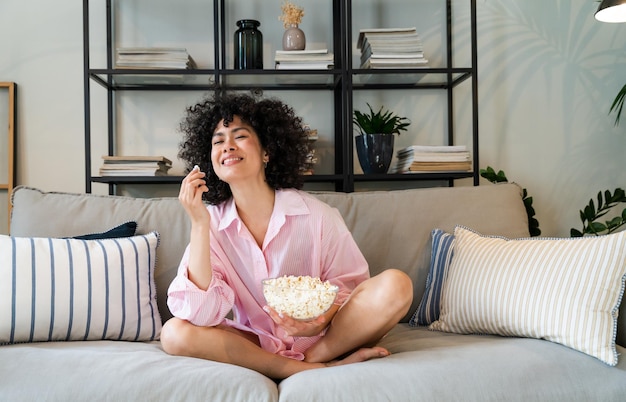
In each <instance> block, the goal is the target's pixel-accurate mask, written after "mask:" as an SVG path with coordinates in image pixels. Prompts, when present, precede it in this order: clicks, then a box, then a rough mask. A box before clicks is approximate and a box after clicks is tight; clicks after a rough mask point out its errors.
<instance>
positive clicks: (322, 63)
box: [274, 49, 335, 70]
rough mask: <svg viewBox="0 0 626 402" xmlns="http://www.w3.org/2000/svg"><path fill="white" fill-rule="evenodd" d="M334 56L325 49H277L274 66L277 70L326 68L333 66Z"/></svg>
mask: <svg viewBox="0 0 626 402" xmlns="http://www.w3.org/2000/svg"><path fill="white" fill-rule="evenodd" d="M334 60H335V56H334V54H333V53H330V52H328V50H327V49H317V50H288V51H286V50H277V51H276V55H275V57H274V68H275V69H277V70H327V69H330V68H333V67H334Z"/></svg>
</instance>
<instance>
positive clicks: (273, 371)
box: [161, 318, 380, 379]
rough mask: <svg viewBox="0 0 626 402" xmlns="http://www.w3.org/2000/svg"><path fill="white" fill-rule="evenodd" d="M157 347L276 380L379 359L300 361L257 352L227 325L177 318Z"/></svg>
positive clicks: (255, 346) (361, 355)
mask: <svg viewBox="0 0 626 402" xmlns="http://www.w3.org/2000/svg"><path fill="white" fill-rule="evenodd" d="M161 344H162V346H163V349H164V350H165V351H166V352H167V353H169V354H172V355H177V356H190V357H198V358H202V359H207V360H212V361H217V362H222V363H230V364H235V365H238V366H242V367H246V368H249V369H252V370H255V371H258V372H259V373H261V374H264V375H266V376H267V377H270V378H276V379H283V378H287V377H289V376H290V375H292V374H295V373H298V372H300V371H304V370H311V369H315V368H322V367H326V366H328V365H340V364H348V363H355V362H359V361H365V360H369V359H372V358H375V357H380V353H379V352H378V351H371V352H369V351H365V352H361V353H359V354H358V355H355V356H351V357H350V358H349V359H346V360H345V361H335V362H332V363H331V364H325V363H322V362H316V363H310V362H304V361H300V360H295V359H291V358H288V357H284V356H281V355H277V354H274V353H270V352H267V351H266V350H264V349H261V347H260V346H259V345H258V339H256V340H255V339H254V335H252V334H248V333H245V332H242V331H239V330H237V329H234V328H231V327H228V326H217V327H198V326H195V325H193V324H191V323H189V322H188V321H185V320H180V319H178V318H172V319H170V320H169V321H168V322H166V323H165V325H164V326H163V330H162V331H161Z"/></svg>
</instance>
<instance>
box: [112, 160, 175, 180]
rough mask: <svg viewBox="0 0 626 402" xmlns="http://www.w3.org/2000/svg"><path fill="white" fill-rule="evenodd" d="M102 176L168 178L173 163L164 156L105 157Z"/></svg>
mask: <svg viewBox="0 0 626 402" xmlns="http://www.w3.org/2000/svg"><path fill="white" fill-rule="evenodd" d="M102 159H103V163H102V166H101V167H100V176H167V171H168V170H170V168H171V167H172V161H171V160H169V159H167V158H166V157H164V156H103V157H102Z"/></svg>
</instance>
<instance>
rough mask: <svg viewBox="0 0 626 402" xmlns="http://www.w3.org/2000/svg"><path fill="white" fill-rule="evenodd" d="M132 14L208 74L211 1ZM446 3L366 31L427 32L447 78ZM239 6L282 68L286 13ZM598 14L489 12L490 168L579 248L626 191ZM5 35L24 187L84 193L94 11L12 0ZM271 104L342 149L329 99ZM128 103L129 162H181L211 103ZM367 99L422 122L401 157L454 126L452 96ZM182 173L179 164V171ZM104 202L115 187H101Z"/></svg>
mask: <svg viewBox="0 0 626 402" xmlns="http://www.w3.org/2000/svg"><path fill="white" fill-rule="evenodd" d="M118 2H119V3H122V4H120V5H119V11H120V12H119V15H120V17H121V18H120V28H119V32H118V44H120V45H154V46H159V45H161V46H169V45H183V46H186V47H187V48H188V50H189V52H190V53H191V54H192V55H193V56H194V58H196V60H197V61H198V63H199V64H200V65H201V66H202V67H212V66H213V58H212V54H213V48H212V46H210V45H207V43H211V41H212V35H211V32H212V22H211V21H212V18H211V13H212V9H211V5H210V4H209V5H207V4H206V3H207V1H206V0H185V1H177V2H171V1H168V0H150V1H148V0H124V1H122V2H120V1H118ZM442 2H443V0H420V1H419V2H416V1H411V0H387V1H384V2H381V1H376V0H355V1H353V3H354V4H353V8H354V11H355V15H356V17H355V21H358V23H355V27H354V32H356V31H357V30H358V29H359V28H365V27H372V26H376V25H379V26H416V27H417V28H418V31H420V33H421V34H422V39H423V40H424V44H425V50H426V54H427V57H428V58H429V59H430V60H431V65H433V66H436V65H437V64H438V63H440V62H441V60H443V47H442V42H441V39H442V37H441V35H442V32H441V26H442V24H443V22H444V16H443V9H442V8H441V7H440V4H441V3H442ZM90 3H91V4H92V14H93V15H92V23H93V31H92V36H93V37H94V41H93V43H92V46H93V47H94V52H93V53H92V56H93V57H94V58H95V59H96V62H97V61H98V57H101V53H99V51H100V50H101V49H102V46H103V42H102V40H100V39H98V38H97V37H96V35H98V34H99V33H100V32H102V29H103V22H104V16H103V13H104V10H103V7H102V5H103V4H104V1H103V0H102V1H100V0H92V1H91V2H90ZM229 3H230V4H231V8H230V9H229V12H228V14H227V19H228V20H229V21H233V24H232V28H231V29H230V30H229V32H228V35H229V37H230V36H232V32H234V29H235V24H234V22H235V21H236V20H237V19H240V18H256V19H259V20H260V21H261V24H262V25H261V27H260V29H261V31H262V32H263V35H264V39H265V43H266V44H265V48H264V52H265V64H266V68H267V67H268V66H271V64H272V55H273V52H274V50H276V49H277V47H278V46H280V38H281V35H282V25H281V23H280V21H278V19H277V16H278V14H279V13H280V9H279V8H280V3H281V1H280V0H272V1H258V2H256V3H257V4H255V5H253V6H250V2H249V1H245V0H237V1H232V2H229ZM297 3H298V4H301V5H303V6H304V8H305V13H306V15H305V17H304V21H303V24H302V25H301V28H303V30H304V31H305V33H306V34H307V43H308V46H316V47H324V46H331V39H330V38H331V36H330V32H329V30H328V28H327V27H326V26H325V24H327V20H328V19H329V18H330V5H329V4H330V1H328V2H320V1H319V0H317V1H316V0H301V1H298V2H297ZM326 3H328V4H326ZM416 3H418V4H419V7H417V6H416V5H415V4H416ZM453 3H454V5H455V23H456V25H455V26H456V27H457V28H456V29H455V34H456V35H457V38H458V40H457V41H456V43H455V49H456V50H457V53H456V56H455V57H456V60H457V64H459V65H462V64H464V62H465V61H466V60H467V58H468V57H469V54H468V52H467V50H466V44H467V40H468V39H469V36H468V35H469V33H468V28H469V23H468V20H467V16H468V10H467V6H466V3H467V2H466V1H465V0H455V1H454V2H453ZM320 4H322V5H320ZM380 4H384V7H381V6H380ZM174 5H175V6H174ZM596 7H597V3H596V2H595V1H592V0H572V1H566V0H561V1H559V0H527V1H517V0H478V21H479V22H478V44H479V49H478V56H479V64H478V68H479V77H478V78H479V113H480V118H479V124H480V165H481V166H482V167H486V166H488V165H489V166H492V167H494V168H496V169H502V170H504V171H505V172H506V174H507V176H508V177H509V179H510V180H514V181H517V182H519V183H520V184H521V185H522V186H524V187H526V188H527V189H528V191H529V193H530V194H531V195H532V196H533V197H534V205H535V209H536V211H537V217H538V219H539V222H540V226H541V229H542V231H543V234H544V235H550V236H568V235H569V229H570V228H571V227H579V226H580V223H579V218H578V210H579V209H580V208H582V207H584V205H586V203H587V202H588V200H589V199H590V198H592V197H595V194H596V193H597V192H598V191H599V190H604V189H611V190H613V189H614V188H616V187H626V158H625V155H626V119H625V120H624V121H623V122H622V124H621V125H620V126H618V127H614V126H613V119H614V116H608V115H607V112H608V109H609V107H610V104H611V102H612V100H613V98H614V97H615V95H616V93H617V91H618V89H619V88H621V86H622V85H623V84H624V83H626V24H617V25H614V24H604V23H600V22H597V21H595V20H594V19H593V13H594V11H595V8H596ZM34 10H37V12H33V11H34ZM191 10H193V11H191ZM407 10H409V11H411V12H406V11H407ZM412 10H415V11H412ZM0 34H1V35H2V38H3V39H2V40H0V81H14V82H16V83H17V84H18V86H19V88H18V90H19V96H18V108H19V109H18V143H17V145H18V183H19V184H25V185H29V186H34V187H39V188H41V189H44V190H50V191H53V190H54V191H71V192H81V191H84V173H83V170H84V167H83V166H84V153H83V125H84V121H83V76H82V5H81V2H79V1H77V0H57V1H55V2H48V1H44V0H31V1H28V2H24V1H20V0H3V1H2V4H1V5H0ZM101 60H102V59H101V58H100V61H101ZM230 62H231V63H232V59H230ZM94 67H99V66H97V65H94ZM92 88H93V89H92V90H93V92H94V97H93V99H92V100H93V103H94V110H95V111H96V112H97V113H94V117H93V119H94V126H93V130H94V132H96V133H98V132H99V130H100V131H101V132H104V131H103V130H104V128H103V127H104V124H103V122H104V118H105V116H104V114H100V113H99V110H101V108H102V107H103V96H102V94H103V93H104V92H103V91H102V90H101V89H99V88H97V87H96V86H94V85H92ZM270 95H278V96H281V97H284V98H285V99H286V100H287V101H288V102H290V103H291V104H293V105H294V107H295V108H296V110H297V111H298V112H299V113H301V114H302V115H304V116H306V120H312V121H310V122H311V123H312V124H313V125H315V126H316V127H318V128H320V131H321V132H322V135H323V138H322V140H321V142H320V146H321V147H322V148H328V147H329V146H330V145H329V142H330V138H331V137H330V136H331V135H332V134H331V133H330V130H331V127H332V125H330V122H329V119H328V118H327V116H328V114H330V111H331V110H330V108H329V106H328V102H326V99H327V97H325V96H326V95H324V94H316V95H314V96H311V97H309V96H300V95H299V94H297V93H294V92H289V93H280V92H274V93H270ZM118 96H119V98H118V99H119V100H120V105H121V108H120V109H119V110H118V120H119V123H118V125H119V128H120V131H121V132H124V139H123V140H122V139H120V143H119V146H120V148H121V149H122V150H123V151H124V152H126V153H144V154H163V155H166V156H168V157H170V158H171V159H175V158H176V152H177V150H176V147H177V144H178V142H179V140H180V134H179V133H178V132H177V127H178V124H179V122H180V119H181V117H182V115H183V110H184V107H185V106H187V105H189V104H191V103H193V102H194V101H195V100H197V99H199V98H200V97H201V96H202V93H198V92H190V93H173V92H168V93H154V92H150V93H148V92H143V93H141V92H139V93H132V94H129V93H124V94H120V95H118ZM358 96H359V98H357V100H356V103H355V107H358V106H359V105H361V106H364V105H365V102H366V101H370V102H376V101H378V102H384V104H385V106H388V107H389V108H392V109H394V110H397V111H398V112H399V113H402V114H405V115H407V116H409V117H410V118H411V119H412V121H413V125H412V127H411V131H410V132H409V133H406V134H403V135H402V136H401V137H398V139H397V140H398V146H404V145H408V144H412V143H437V142H439V141H440V138H441V137H440V133H441V128H440V127H441V126H443V120H444V117H443V114H441V113H437V110H438V109H439V107H438V105H439V104H441V102H442V100H441V97H440V95H438V94H435V93H430V92H429V91H426V92H424V91H420V93H413V92H405V91H400V92H397V91H396V92H394V91H391V92H386V93H384V94H368V93H363V94H359V95H358ZM456 110H457V113H458V117H459V121H458V123H457V127H456V130H457V132H458V133H459V139H458V140H459V141H460V142H463V141H464V139H463V138H464V136H466V135H467V133H469V130H470V123H469V113H470V108H469V104H467V103H465V102H461V101H459V103H458V104H457V107H456ZM324 136H327V138H324ZM93 147H94V156H95V158H94V160H95V163H94V173H96V172H97V168H98V164H99V161H98V157H99V155H101V154H104V153H105V152H106V148H105V146H104V141H102V140H97V139H95V140H94V144H93ZM322 159H323V162H324V163H323V165H322V166H320V171H324V170H325V169H332V166H329V165H328V163H332V158H331V157H330V152H328V153H327V156H325V157H322ZM324 159H325V160H324ZM181 170H182V167H181V164H180V163H179V162H176V164H175V168H174V171H175V172H176V171H181ZM469 184H471V183H468V182H467V181H462V182H461V183H459V185H469ZM484 185H488V184H487V183H484ZM94 191H95V192H100V193H105V192H106V191H107V189H106V186H103V185H95V187H94ZM126 192H127V193H129V194H131V195H145V194H146V192H149V193H152V194H156V195H164V194H175V193H176V188H175V186H166V187H159V188H147V189H146V187H142V188H140V189H136V188H135V189H132V188H131V189H127V190H126ZM0 213H3V212H0Z"/></svg>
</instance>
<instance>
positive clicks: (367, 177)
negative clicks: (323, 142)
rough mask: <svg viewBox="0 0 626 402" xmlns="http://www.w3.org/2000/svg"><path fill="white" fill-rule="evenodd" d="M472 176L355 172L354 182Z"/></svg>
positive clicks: (472, 174)
mask: <svg viewBox="0 0 626 402" xmlns="http://www.w3.org/2000/svg"><path fill="white" fill-rule="evenodd" d="M469 177H474V173H473V172H432V173H390V174H384V173H381V174H355V175H354V181H355V182H365V181H417V180H450V179H465V178H469Z"/></svg>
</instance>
